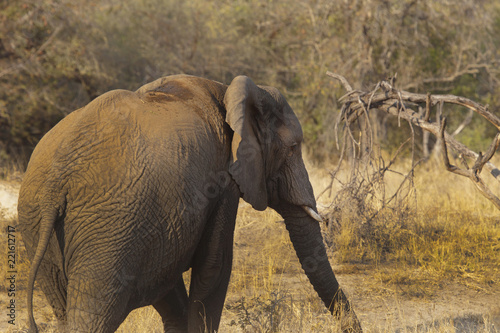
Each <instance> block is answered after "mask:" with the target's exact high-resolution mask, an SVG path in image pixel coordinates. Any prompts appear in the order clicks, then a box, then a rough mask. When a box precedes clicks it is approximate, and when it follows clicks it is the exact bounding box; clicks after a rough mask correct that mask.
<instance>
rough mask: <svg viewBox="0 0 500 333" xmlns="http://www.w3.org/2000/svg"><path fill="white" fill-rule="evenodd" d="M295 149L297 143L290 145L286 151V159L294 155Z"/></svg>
mask: <svg viewBox="0 0 500 333" xmlns="http://www.w3.org/2000/svg"><path fill="white" fill-rule="evenodd" d="M297 147H298V144H297V142H294V143H292V145H291V146H290V149H289V151H288V157H292V155H293V153H295V150H297Z"/></svg>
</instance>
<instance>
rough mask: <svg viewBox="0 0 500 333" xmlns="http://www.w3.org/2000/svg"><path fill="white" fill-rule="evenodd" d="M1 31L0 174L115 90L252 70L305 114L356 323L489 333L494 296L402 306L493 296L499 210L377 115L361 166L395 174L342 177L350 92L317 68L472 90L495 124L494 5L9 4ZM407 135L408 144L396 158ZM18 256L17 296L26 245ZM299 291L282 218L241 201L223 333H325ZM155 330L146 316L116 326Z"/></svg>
mask: <svg viewBox="0 0 500 333" xmlns="http://www.w3.org/2000/svg"><path fill="white" fill-rule="evenodd" d="M0 22H1V23H2V24H0V178H6V179H11V178H12V177H9V176H10V175H12V174H13V173H14V172H15V171H19V172H21V173H22V170H23V169H24V167H25V166H26V164H27V161H28V160H29V156H30V154H31V152H32V149H33V148H34V146H35V145H36V143H37V142H38V141H39V140H40V138H41V137H42V136H43V134H44V133H46V132H47V131H48V130H49V129H50V128H51V127H53V126H54V125H55V124H56V123H57V122H58V121H59V120H60V119H62V118H63V117H64V116H65V115H67V114H69V113H70V112H72V111H73V110H75V109H78V108H79V107H82V106H84V105H85V104H87V103H88V102H89V101H91V100H92V99H93V98H95V97H97V96H99V95H100V94H102V93H104V92H106V91H108V90H110V89H114V88H124V89H131V90H135V89H136V88H138V87H139V86H141V85H142V84H144V83H146V82H149V81H152V80H154V79H156V78H159V77H161V76H165V75H170V74H178V73H187V74H193V75H198V76H203V77H207V78H210V79H214V80H218V81H221V82H225V83H229V82H230V81H231V79H232V78H233V77H234V76H236V75H239V74H245V75H248V76H250V77H252V78H253V80H254V81H255V82H257V83H259V84H266V85H273V86H276V87H278V88H279V89H280V90H281V91H282V93H283V94H284V95H285V97H286V98H287V100H288V101H289V103H290V104H291V105H292V107H293V108H294V110H295V112H296V113H297V115H298V116H299V118H300V121H301V123H302V126H303V129H304V133H305V145H306V150H307V156H306V159H307V160H308V161H309V170H310V173H311V179H312V182H313V185H314V188H315V193H316V194H317V195H318V194H320V193H322V195H321V196H320V197H319V198H318V203H319V208H320V212H321V213H323V214H324V216H325V217H326V220H328V224H326V223H325V225H324V236H325V242H326V243H327V245H328V247H329V250H330V253H329V254H330V256H331V262H332V263H335V265H336V266H335V267H336V269H335V271H336V274H338V275H339V280H340V282H341V283H342V284H345V285H346V288H344V289H345V290H346V291H347V293H348V294H349V296H350V297H351V298H352V299H353V306H354V307H355V309H356V311H357V313H358V316H359V317H360V320H361V322H362V324H363V326H364V328H365V330H367V331H369V332H392V331H395V330H397V329H402V330H403V331H407V330H423V331H425V332H450V331H451V332H454V331H461V332H467V331H469V330H468V329H467V328H463V329H461V328H460V327H462V326H459V324H457V323H458V322H460V320H461V319H464V318H465V319H466V321H467V322H468V323H469V324H470V323H471V322H477V323H479V324H478V325H476V326H473V327H474V329H479V331H480V332H496V330H498V327H499V325H500V323H498V322H500V319H499V318H500V308H498V303H496V305H495V303H494V302H486V301H485V302H484V304H487V305H485V306H484V307H483V308H482V309H480V310H478V309H477V308H475V310H474V311H471V312H470V313H466V314H464V312H460V311H462V310H463V308H464V307H466V305H461V302H462V301H463V299H460V300H454V301H449V302H450V305H449V306H450V311H448V312H447V311H445V310H442V311H441V312H438V310H436V308H434V310H429V311H430V312H432V313H435V317H433V316H425V315H422V314H420V316H421V318H420V317H419V318H420V319H419V318H417V319H415V318H413V317H412V315H411V313H412V312H415V311H417V310H415V309H413V308H406V306H407V305H408V304H409V303H404V302H403V301H401V299H403V298H404V299H407V300H408V299H409V300H411V301H412V302H414V303H412V304H419V305H418V306H417V307H418V308H419V309H420V308H425V305H424V304H434V305H435V304H438V307H439V304H440V303H439V299H440V298H441V297H444V296H441V293H442V292H443V291H446V292H449V291H450V290H455V289H456V290H461V291H460V293H463V294H464V295H470V294H467V293H466V291H467V290H469V291H471V292H474V293H476V294H477V295H480V297H483V298H484V299H489V297H490V296H491V297H493V298H496V299H498V298H500V290H499V289H498V283H499V282H500V223H499V221H500V219H499V216H500V215H499V212H498V210H496V209H495V207H494V206H493V205H492V204H491V203H489V202H488V201H487V200H485V199H484V198H482V197H481V196H480V195H479V194H478V192H477V191H476V189H475V188H474V186H473V185H472V184H471V183H469V182H467V180H466V179H460V177H458V176H456V175H453V174H451V173H447V172H446V171H445V170H444V167H443V165H442V162H441V161H440V160H439V158H437V159H434V158H432V157H431V158H426V159H424V160H422V161H421V162H419V163H418V165H416V164H415V161H416V160H419V161H420V158H422V157H427V151H428V150H429V149H432V148H433V141H432V139H431V140H430V142H428V141H426V140H424V136H425V135H424V134H423V133H422V131H421V130H420V129H419V128H413V129H412V128H410V127H409V125H408V124H407V123H406V122H404V121H401V120H400V119H398V118H397V117H391V116H388V115H387V114H385V113H383V112H379V113H374V114H372V115H371V121H372V126H373V134H374V138H375V140H374V142H376V144H375V148H374V151H376V152H377V157H376V158H377V159H376V160H373V159H372V160H371V162H369V163H367V164H366V165H368V164H369V165H370V168H371V169H366V170H368V171H370V170H372V171H373V170H378V169H380V167H383V166H386V165H387V164H388V161H391V160H392V158H393V157H394V156H395V155H396V154H398V155H397V156H398V158H397V161H396V162H395V163H394V164H393V165H392V164H391V168H390V170H389V171H387V172H386V173H385V175H384V177H381V178H379V179H376V180H374V179H373V178H369V177H365V174H364V173H363V172H365V173H368V171H366V170H365V171H363V170H361V171H359V173H357V174H354V173H352V172H351V170H350V168H351V167H352V165H353V164H350V163H348V162H342V163H341V164H340V168H339V169H336V163H338V161H339V157H340V150H339V149H337V137H336V135H337V134H336V131H335V130H334V127H335V124H336V123H337V119H338V115H339V111H340V107H341V102H339V98H340V97H341V96H342V95H344V94H345V90H344V89H343V87H342V86H341V84H340V83H339V82H337V81H335V80H332V79H331V78H330V77H328V76H326V75H325V73H326V71H327V70H330V71H333V72H335V73H338V74H341V75H344V76H345V77H346V78H348V80H349V82H350V83H351V84H352V86H353V88H354V89H364V90H367V89H372V88H373V87H374V85H376V84H377V83H378V82H379V81H380V80H383V79H386V78H388V77H393V76H394V75H395V74H396V73H397V80H396V82H395V83H394V85H395V86H397V87H398V88H400V89H404V90H406V91H410V92H414V93H424V94H425V93H426V92H432V93H433V94H435V93H440V94H454V95H459V96H464V97H467V98H469V99H472V100H475V101H477V102H478V103H481V104H483V105H488V106H489V110H490V111H491V112H492V113H494V114H496V115H500V114H499V112H500V111H499V110H500V72H499V70H498V68H499V61H500V51H499V47H500V3H498V1H495V0H482V1H474V0H459V1H448V0H442V1H430V0H429V1H427V0H404V1H394V0H387V1H383V0H356V1H344V0H338V1H327V0H298V1H296V0H284V1H264V0H234V1H233V0H231V1H227V0H222V1H202V0H186V1H174V0H125V1H123V0H122V1H116V0H93V1H83V0H71V1H69V0H43V1H35V0H27V1H20V0H4V1H3V2H1V3H0ZM443 113H444V115H446V116H448V127H449V128H450V129H451V131H453V129H455V128H456V127H457V126H458V125H459V124H461V123H462V122H463V120H464V119H465V118H466V117H467V116H468V110H467V109H465V108H447V107H445V109H444V110H443ZM411 131H414V139H413V140H412V143H413V144H410V143H408V144H407V145H406V146H403V148H401V149H399V148H400V146H401V144H402V143H403V142H404V141H405V140H407V139H408V137H409V134H408V133H409V132H411ZM497 132H498V130H497V129H496V128H495V127H494V126H491V124H489V123H488V122H486V121H484V119H481V118H480V117H478V116H477V115H474V116H473V117H472V118H471V120H470V122H469V123H468V124H467V126H466V127H465V128H464V129H463V130H462V131H460V133H458V134H457V139H458V140H459V141H460V142H462V143H464V144H466V145H467V146H468V147H469V148H471V149H472V150H475V151H480V150H481V151H485V150H486V149H487V147H488V145H489V143H490V142H491V140H492V138H493V137H494V136H495V134H496V133H497ZM424 143H425V144H424ZM412 148H413V149H412ZM494 160H495V159H494ZM382 161H385V162H382ZM370 163H371V164H370ZM334 170H337V171H336V172H335V173H334ZM370 172H371V171H370ZM333 173H334V174H335V177H334V178H332V174H333ZM409 176H411V177H409ZM488 182H489V184H493V185H492V190H494V191H496V193H500V191H499V187H498V185H496V184H497V183H496V181H495V180H493V181H488ZM367 185H368V187H367ZM328 188H330V189H331V190H327V191H324V190H325V189H328ZM338 193H341V194H342V196H338V195H337V194H338ZM395 193H397V195H396V196H394V199H391V201H390V202H388V201H387V200H385V198H392V195H393V194H395ZM382 197H383V198H384V200H379V198H382ZM0 214H1V212H0ZM0 220H1V221H2V225H6V224H15V220H10V219H6V218H2V219H0ZM2 232H3V233H2V235H1V237H2V244H3V240H4V239H6V236H5V234H4V232H5V230H4V228H3V227H2ZM19 258H20V265H19V267H18V268H19V271H20V275H19V276H20V279H21V280H20V282H19V287H20V288H21V292H22V291H23V287H22V286H23V281H26V278H27V274H26V272H27V269H28V264H27V262H26V259H25V256H24V252H23V251H22V249H19ZM5 264H6V263H5V262H4V261H2V262H1V263H0V267H2V271H4V268H5ZM305 280H306V277H305V275H303V273H302V272H301V268H300V264H299V263H298V260H297V258H296V256H295V254H294V251H293V248H292V245H291V243H290V241H289V239H288V234H287V233H286V231H285V228H284V226H283V225H282V223H280V217H279V216H278V215H277V214H275V213H274V212H271V211H269V210H268V211H265V212H263V213H259V212H255V211H253V210H252V209H251V208H250V207H248V206H246V205H245V204H242V208H241V209H240V212H239V217H238V221H237V231H236V238H235V260H234V269H233V275H232V279H231V284H230V288H229V293H228V299H227V302H226V308H225V311H224V314H223V324H222V328H221V331H224V332H232V331H236V330H239V331H242V332H291V331H293V332H312V331H316V332H325V331H332V332H334V331H335V329H336V326H335V325H336V323H335V322H334V320H333V319H332V318H331V317H330V316H329V315H328V314H327V313H326V310H325V309H324V307H323V305H322V304H321V302H320V300H319V299H317V297H316V295H315V293H314V291H313V290H312V287H310V285H309V284H308V283H307V281H305ZM24 283H25V282H24ZM0 288H4V286H1V287H0ZM450 288H452V289H450ZM453 288H455V289H453ZM4 290H5V289H2V290H0V291H2V293H3V291H4ZM457 293H458V292H457ZM23 295H24V294H23ZM40 295H41V294H40V293H38V297H40ZM455 296H456V295H455ZM22 297H24V296H22ZM452 299H453V298H452ZM400 301H401V302H400ZM21 302H24V300H21ZM37 302H39V303H41V304H44V303H43V298H39V301H35V304H36V303H37ZM399 302H400V303H399ZM454 302H457V303H459V305H455V304H453V305H452V304H451V303H454ZM2 304H3V303H2ZM469 305H470V304H469ZM377 306H378V308H377ZM454 306H455V307H454ZM435 307H436V305H435ZM38 311H39V312H38V313H39V314H38V317H37V321H38V322H39V323H42V328H43V329H45V330H46V331H49V332H50V331H53V330H54V327H55V326H54V318H53V317H52V315H51V313H50V310H48V309H47V307H45V308H39V309H38ZM419 311H420V310H419ZM434 311H435V312H434ZM419 313H420V312H419ZM25 315H26V314H22V313H21V322H20V325H21V326H20V327H23V326H22V325H24V323H23V322H22V320H23V319H22V318H23V317H22V316H25ZM24 318H25V317H24ZM414 319H415V320H414ZM459 319H460V320H459ZM419 320H420V321H419ZM495 320H497V326H496V327H497V328H495V326H493V324H492V323H494V322H495ZM416 323H422V324H421V326H418V327H417V324H416ZM422 325H423V326H422ZM464 325H465V324H464ZM0 327H2V326H0ZM160 327H161V320H160V318H159V317H158V316H157V315H156V314H155V313H154V310H153V309H152V308H145V309H139V310H137V311H136V312H134V313H133V314H132V315H131V316H130V318H129V319H128V320H127V322H125V323H124V324H123V325H122V327H121V330H122V331H123V332H130V331H144V332H155V331H158V332H159V331H161V330H160ZM464 327H466V326H464ZM467 327H469V326H467ZM469 328H470V327H469ZM470 329H471V330H472V328H470Z"/></svg>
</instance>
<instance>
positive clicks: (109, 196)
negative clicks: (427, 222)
mask: <svg viewBox="0 0 500 333" xmlns="http://www.w3.org/2000/svg"><path fill="white" fill-rule="evenodd" d="M302 141H303V132H302V129H301V126H300V123H299V121H298V118H297V117H296V115H295V114H294V112H293V110H292V108H291V107H290V106H289V104H288V103H287V101H286V100H285V98H284V97H283V95H282V94H281V93H280V92H279V91H278V89H276V88H274V87H269V86H260V85H256V84H255V83H254V82H253V81H252V80H251V79H250V78H248V77H247V76H237V77H235V78H234V79H233V80H232V82H231V83H230V84H229V85H226V84H223V83H220V82H216V81H212V80H209V79H205V78H200V77H195V76H190V75H173V76H167V77H163V78H160V79H157V80H156V81H153V82H151V83H148V84H146V85H144V86H142V87H140V88H139V89H138V90H136V91H135V92H134V91H128V90H113V91H110V92H107V93H105V94H103V95H101V96H100V97H97V98H96V99H94V100H93V101H91V102H90V103H89V104H88V105H86V106H85V107H83V108H81V109H78V110H76V111H73V112H71V113H70V114H68V115H67V116H66V117H65V118H63V119H62V120H61V121H60V122H59V123H58V124H57V125H56V126H55V127H54V128H52V129H51V130H50V131H49V132H48V133H47V134H45V135H44V137H43V138H42V139H41V140H40V142H39V143H38V145H37V146H36V147H35V149H34V151H33V154H32V156H31V159H30V161H29V163H28V167H27V170H26V173H25V175H24V178H23V182H22V185H21V189H20V195H19V202H18V217H19V226H20V229H21V235H22V238H23V240H24V243H25V247H26V249H27V254H28V257H29V258H30V262H31V267H30V272H29V278H28V287H27V294H28V303H27V304H28V313H29V327H30V331H32V332H37V326H36V324H35V319H34V315H33V289H34V283H35V279H36V280H37V283H38V285H39V287H40V288H41V289H42V291H43V292H44V294H45V296H46V298H47V300H48V302H49V303H50V305H51V307H52V309H53V312H54V314H55V316H56V318H57V320H58V323H59V325H60V329H61V331H69V332H113V331H115V330H116V329H117V328H118V327H119V325H120V324H121V323H122V322H123V320H125V318H126V317H127V315H128V314H129V313H130V312H131V311H132V310H133V309H136V308H139V307H143V306H148V305H152V306H153V307H154V308H155V309H156V310H157V312H158V313H159V314H160V316H161V318H162V322H163V325H164V329H165V331H166V332H200V331H202V332H204V331H207V332H215V331H217V330H218V328H219V322H220V318H221V313H222V310H223V305H224V301H225V296H226V292H227V288H228V283H229V278H230V275H231V268H232V267H231V266H232V256H233V235H234V229H235V220H236V214H237V210H238V205H239V200H240V198H242V199H243V200H244V201H246V202H247V203H249V204H251V205H252V207H253V208H254V209H256V210H260V211H262V210H264V209H266V208H267V207H270V208H272V209H274V210H275V211H276V212H278V213H279V214H280V215H281V216H282V217H283V219H284V222H285V225H286V228H287V230H288V232H289V235H290V239H291V242H292V243H293V246H294V249H295V251H296V254H297V256H298V258H299V261H300V263H301V266H302V268H303V270H304V271H305V274H306V275H307V277H308V278H309V280H310V282H311V284H312V285H313V287H314V289H315V290H316V292H317V293H318V295H319V297H320V298H321V299H322V301H323V302H324V303H325V305H326V307H327V308H328V309H329V310H330V312H331V313H332V314H333V315H334V316H336V317H337V318H338V319H339V320H340V323H341V327H342V330H343V331H345V332H361V331H362V329H361V325H360V323H359V320H358V319H357V317H356V314H355V312H354V310H353V309H352V308H351V306H350V303H349V301H348V300H347V298H346V296H345V294H344V292H343V291H342V289H341V288H340V286H339V283H338V282H337V280H336V278H335V275H334V273H333V271H332V268H331V266H330V264H329V261H328V257H327V254H326V250H325V246H324V243H323V238H322V235H321V229H320V223H319V221H321V216H319V215H318V213H317V208H316V200H315V198H314V193H313V189H312V186H311V184H310V182H309V176H308V173H307V171H306V168H305V166H304V162H303V159H302V146H301V145H302ZM189 269H191V282H190V285H189V289H188V290H189V293H188V292H187V289H186V286H185V284H184V281H183V278H182V274H183V272H185V271H188V270H189Z"/></svg>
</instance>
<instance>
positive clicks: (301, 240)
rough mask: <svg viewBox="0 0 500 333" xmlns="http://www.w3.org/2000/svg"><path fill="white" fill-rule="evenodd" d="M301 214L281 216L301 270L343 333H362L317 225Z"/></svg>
mask: <svg viewBox="0 0 500 333" xmlns="http://www.w3.org/2000/svg"><path fill="white" fill-rule="evenodd" d="M297 208H299V207H297ZM294 210H295V211H297V209H294ZM298 211H302V214H300V215H302V216H299V217H297V216H298V215H299V214H298V213H297V212H296V213H295V214H293V215H295V217H294V216H287V215H288V214H282V215H283V217H284V218H285V224H286V228H287V230H288V232H289V234H290V239H291V241H292V243H293V247H294V248H295V251H296V253H297V256H298V257H299V260H300V263H301V265H302V268H303V269H304V271H305V273H306V275H307V277H308V278H309V281H310V282H311V284H312V285H313V287H314V289H315V290H316V292H317V293H318V295H319V297H320V298H321V299H322V300H323V302H324V303H325V305H326V307H327V308H328V309H329V310H330V312H331V313H332V314H333V315H334V316H335V317H337V318H338V319H340V321H341V329H342V332H362V329H361V325H360V323H359V321H358V319H357V317H356V314H355V313H354V310H352V309H351V307H350V304H349V301H348V300H347V298H346V296H345V295H344V293H343V291H342V289H340V286H339V283H338V282H337V279H336V278H335V275H334V273H333V270H332V268H331V266H330V263H329V261H328V257H327V254H326V249H325V246H324V243H323V237H322V236H321V230H320V226H319V224H318V222H317V221H315V220H314V219H313V218H312V217H310V216H309V215H306V214H304V213H303V212H304V211H303V210H302V209H298Z"/></svg>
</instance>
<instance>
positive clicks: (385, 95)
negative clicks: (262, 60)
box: [327, 72, 500, 209]
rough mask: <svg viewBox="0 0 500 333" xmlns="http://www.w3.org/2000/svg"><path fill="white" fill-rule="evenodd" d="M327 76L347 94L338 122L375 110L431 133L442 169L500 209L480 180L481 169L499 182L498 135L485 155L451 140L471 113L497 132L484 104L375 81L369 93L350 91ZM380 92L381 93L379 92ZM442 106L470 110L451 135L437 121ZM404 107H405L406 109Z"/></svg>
mask: <svg viewBox="0 0 500 333" xmlns="http://www.w3.org/2000/svg"><path fill="white" fill-rule="evenodd" d="M327 75H328V76H330V77H332V78H335V79H337V80H339V81H340V82H341V84H342V85H343V86H344V88H345V89H346V90H347V91H348V92H349V94H348V95H346V96H345V98H344V100H343V106H342V110H343V111H342V116H341V118H340V119H339V121H344V122H345V124H346V127H349V126H350V124H352V123H354V122H355V121H356V120H357V119H358V118H359V117H361V116H362V115H367V114H368V113H369V112H370V110H372V109H378V110H381V111H383V112H386V113H388V114H391V115H393V116H396V117H398V121H399V120H400V119H405V120H406V121H408V122H409V123H410V126H411V125H412V124H413V125H416V126H419V127H421V128H422V129H424V130H426V131H428V132H430V133H432V134H433V135H434V136H435V137H436V138H437V139H438V142H439V141H440V143H439V147H440V148H441V151H442V155H443V162H444V165H445V168H446V169H447V170H448V171H450V172H453V173H456V174H458V175H461V176H464V177H467V178H469V179H470V180H471V181H472V182H473V183H474V185H475V186H476V187H477V189H478V190H479V191H480V193H481V194H482V195H483V196H485V197H486V198H487V199H489V200H490V201H491V202H492V203H493V204H494V205H495V206H496V207H497V208H498V209H500V199H499V198H498V197H497V196H496V195H495V194H493V192H492V191H491V190H490V189H489V188H488V186H487V185H486V184H485V183H484V181H483V180H482V179H481V177H480V173H481V171H482V169H483V167H486V169H488V170H489V172H490V173H491V175H492V176H493V177H495V179H496V180H497V181H499V182H500V169H498V168H497V167H496V166H495V165H494V164H493V163H491V162H490V160H491V158H492V157H493V155H494V154H495V152H496V150H497V149H498V147H499V145H500V133H499V134H497V135H496V137H495V139H494V140H493V142H492V143H491V145H490V147H489V149H488V151H487V152H486V154H485V155H483V154H482V153H481V152H479V153H476V152H474V151H472V150H471V149H469V148H468V147H467V146H465V145H464V144H462V143H461V142H459V141H458V140H456V139H455V138H454V136H455V135H456V134H458V133H459V132H460V131H462V130H463V128H464V127H465V126H467V124H468V123H470V121H471V118H472V114H473V113H474V112H475V113H477V114H479V115H481V116H482V117H483V118H484V119H486V120H487V121H488V122H490V123H491V124H492V125H493V126H495V127H496V128H497V129H498V130H499V131H500V118H498V117H497V116H496V115H494V114H493V113H491V112H490V111H489V110H488V106H487V105H482V104H479V103H477V102H475V101H473V100H470V99H468V98H465V97H461V96H454V95H431V94H430V93H427V94H425V95H424V94H416V93H410V92H407V91H403V90H398V89H396V88H394V87H393V86H392V84H391V82H390V81H387V80H384V81H381V82H379V83H378V84H377V85H376V87H375V88H374V89H373V90H372V91H369V92H363V91H357V90H353V89H352V87H351V85H350V84H349V82H348V81H347V80H346V79H345V78H344V77H343V76H341V75H338V74H334V73H330V72H328V73H327ZM380 90H382V91H380ZM444 103H448V104H455V105H461V106H464V107H466V108H468V109H469V110H470V113H469V115H468V116H467V118H466V119H465V120H464V121H463V122H462V123H461V124H460V126H459V127H458V128H457V130H456V131H455V132H454V133H453V134H452V135H450V134H448V133H447V132H446V119H445V118H444V119H441V112H440V110H441V108H442V106H443V104H444ZM415 104H421V105H425V113H424V114H422V113H418V112H415V111H414V110H413V109H412V108H411V107H410V106H411V105H413V106H414V105H415ZM407 105H408V107H407ZM435 105H439V108H438V111H439V112H438V113H437V115H436V117H435V118H436V119H434V120H432V119H431V108H432V107H433V106H435ZM448 147H451V148H452V149H454V150H455V151H457V152H458V153H459V155H460V157H461V158H462V162H463V164H464V166H465V167H466V168H465V169H461V168H459V167H457V166H455V165H452V164H451V163H450V161H449V158H448ZM464 157H468V158H472V159H474V160H475V163H474V166H473V167H472V168H469V167H468V166H467V161H466V160H465V159H464Z"/></svg>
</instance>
